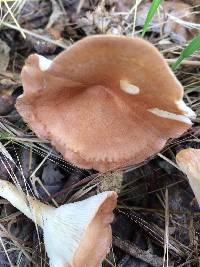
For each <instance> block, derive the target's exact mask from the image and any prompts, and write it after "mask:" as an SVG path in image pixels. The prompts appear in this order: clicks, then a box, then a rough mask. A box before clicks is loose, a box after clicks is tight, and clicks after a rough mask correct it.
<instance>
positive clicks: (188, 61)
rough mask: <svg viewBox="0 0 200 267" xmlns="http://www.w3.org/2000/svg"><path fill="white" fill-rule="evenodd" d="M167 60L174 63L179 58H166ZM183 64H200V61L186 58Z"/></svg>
mask: <svg viewBox="0 0 200 267" xmlns="http://www.w3.org/2000/svg"><path fill="white" fill-rule="evenodd" d="M166 61H167V63H168V64H173V63H175V62H176V61H177V58H166ZM181 65H188V66H200V61H197V60H186V59H184V60H183V61H181Z"/></svg>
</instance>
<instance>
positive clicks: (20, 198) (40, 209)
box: [0, 180, 55, 227]
mask: <svg viewBox="0 0 200 267" xmlns="http://www.w3.org/2000/svg"><path fill="white" fill-rule="evenodd" d="M0 196H1V197H3V198H5V199H7V200H8V201H9V202H10V203H11V204H12V205H13V206H14V207H15V208H17V209H18V210H20V211H21V212H22V213H23V214H24V215H26V216H27V217H28V218H29V219H31V220H32V221H34V222H35V223H36V224H37V225H39V226H40V227H43V220H44V218H45V217H46V213H47V211H50V210H52V209H55V208H53V207H51V206H49V205H46V204H43V203H41V202H40V201H38V200H37V199H34V198H33V197H30V196H26V195H25V194H24V193H23V192H22V191H21V190H18V189H17V188H16V187H15V186H14V185H13V184H11V183H10V182H8V181H4V180H0Z"/></svg>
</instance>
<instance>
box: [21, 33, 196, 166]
mask: <svg viewBox="0 0 200 267" xmlns="http://www.w3.org/2000/svg"><path fill="white" fill-rule="evenodd" d="M22 82H23V86H24V95H23V96H22V97H20V98H19V99H18V100H17V104H16V107H17V109H18V111H19V113H20V114H21V115H22V117H23V118H24V119H25V121H26V122H28V124H29V125H30V127H31V128H32V129H33V131H35V133H36V134H37V135H38V136H39V137H40V138H44V139H49V140H51V142H52V144H53V145H54V146H55V147H56V148H57V150H58V151H60V152H61V153H62V154H63V156H64V158H65V159H66V160H68V161H70V162H71V163H74V164H75V165H78V166H79V167H83V168H94V169H96V170H99V171H105V170H109V169H112V168H117V167H124V166H127V165H131V164H136V163H139V162H141V161H143V160H145V159H146V158H147V157H149V156H150V155H152V154H154V153H156V152H158V151H159V150H160V149H161V148H162V147H163V146H164V144H165V142H166V141H167V139H169V138H174V137H177V136H179V135H180V134H182V133H183V132H184V131H185V130H187V129H188V128H189V127H190V126H191V121H190V119H189V118H188V116H189V117H194V116H195V114H194V112H193V111H192V110H191V109H190V108H188V107H187V106H186V105H185V103H184V102H183V100H182V98H183V88H182V86H181V85H180V83H179V82H178V80H177V79H176V78H175V76H174V74H173V73H172V71H171V70H170V68H169V67H168V65H167V63H166V62H165V60H164V58H163V56H162V55H161V54H160V53H159V52H158V51H157V49H156V48H155V47H154V46H152V45H151V44H150V43H148V42H146V41H144V40H142V39H139V38H131V37H119V36H101V35H100V36H92V37H87V38H85V39H83V40H81V41H79V42H77V43H75V44H74V45H73V46H72V47H71V48H70V49H68V50H66V51H64V52H62V53H61V54H60V55H58V56H57V57H56V58H55V59H54V60H53V61H52V62H51V61H49V60H47V59H45V58H44V57H41V56H39V55H32V56H30V57H29V58H28V59H27V61H26V65H25V66H24V68H23V70H22Z"/></svg>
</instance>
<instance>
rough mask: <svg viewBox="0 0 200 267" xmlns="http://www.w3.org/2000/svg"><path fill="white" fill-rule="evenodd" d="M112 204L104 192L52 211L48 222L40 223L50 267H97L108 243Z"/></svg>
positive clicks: (113, 198)
mask: <svg viewBox="0 0 200 267" xmlns="http://www.w3.org/2000/svg"><path fill="white" fill-rule="evenodd" d="M116 202H117V195H116V193H115V192H104V193H101V194H98V195H96V196H94V197H90V198H88V199H87V200H84V201H80V202H76V203H73V204H68V205H63V206H61V207H59V208H58V209H56V210H55V213H54V214H53V216H51V215H50V216H49V218H48V220H49V223H44V241H45V245H46V250H47V253H48V256H49V258H50V263H51V266H53V267H63V266H68V265H65V264H69V266H73V267H83V266H87V267H99V266H100V264H101V263H102V261H103V259H104V258H105V256H106V255H107V253H108V252H109V249H110V245H111V242H112V232H111V226H110V224H111V223H112V221H113V213H112V211H113V209H114V208H115V207H116ZM56 237H57V238H56Z"/></svg>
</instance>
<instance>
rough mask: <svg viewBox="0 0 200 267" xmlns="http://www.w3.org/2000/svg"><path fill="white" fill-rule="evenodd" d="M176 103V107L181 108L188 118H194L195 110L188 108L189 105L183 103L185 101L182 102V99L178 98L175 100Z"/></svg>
mask: <svg viewBox="0 0 200 267" xmlns="http://www.w3.org/2000/svg"><path fill="white" fill-rule="evenodd" d="M176 105H177V107H178V108H179V109H180V110H182V111H183V112H184V113H185V115H186V116H187V117H189V118H191V119H195V118H196V114H195V112H194V111H193V110H192V109H191V108H189V107H188V106H187V105H186V104H185V102H184V101H183V100H179V101H177V102H176Z"/></svg>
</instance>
